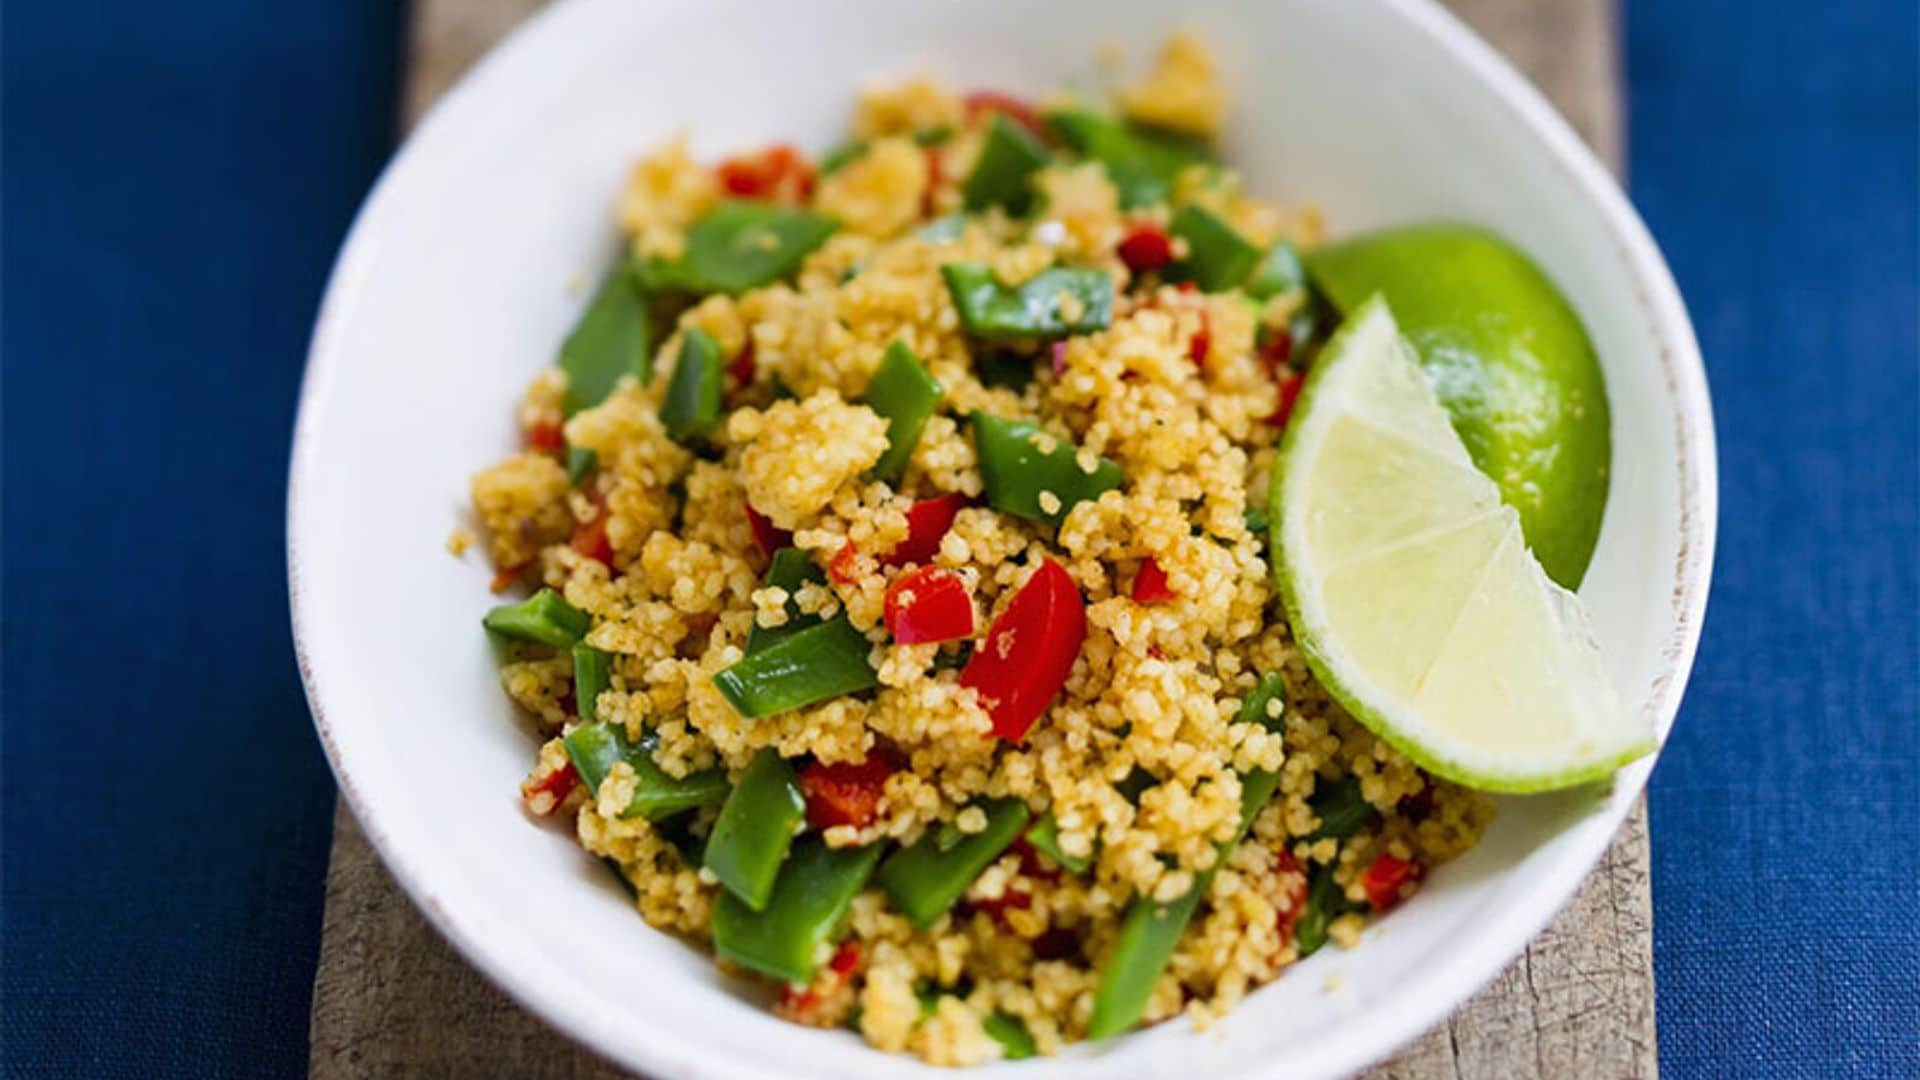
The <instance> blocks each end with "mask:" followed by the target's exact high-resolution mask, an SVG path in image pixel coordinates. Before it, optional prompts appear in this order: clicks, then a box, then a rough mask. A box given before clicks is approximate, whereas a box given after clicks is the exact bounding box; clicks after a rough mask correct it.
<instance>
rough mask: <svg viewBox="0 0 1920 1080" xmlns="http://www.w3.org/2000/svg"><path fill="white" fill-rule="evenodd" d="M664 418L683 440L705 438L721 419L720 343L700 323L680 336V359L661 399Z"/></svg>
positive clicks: (675, 438)
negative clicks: (699, 325) (664, 395)
mask: <svg viewBox="0 0 1920 1080" xmlns="http://www.w3.org/2000/svg"><path fill="white" fill-rule="evenodd" d="M660 422H661V423H662V424H665V425H666V428H667V434H668V435H669V436H671V437H672V438H673V441H675V442H679V443H686V442H692V441H693V440H695V439H701V438H705V437H706V435H707V433H708V432H710V431H712V430H713V428H714V425H716V424H718V423H719V422H720V345H719V343H718V342H716V341H714V340H713V335H711V334H709V333H707V332H706V331H705V330H702V329H700V328H699V327H697V326H689V327H687V330H686V333H684V334H682V335H681V337H680V362H679V363H677V364H675V365H674V366H673V378H672V380H671V381H669V382H668V383H667V393H666V397H665V398H663V399H662V400H661V402H660Z"/></svg>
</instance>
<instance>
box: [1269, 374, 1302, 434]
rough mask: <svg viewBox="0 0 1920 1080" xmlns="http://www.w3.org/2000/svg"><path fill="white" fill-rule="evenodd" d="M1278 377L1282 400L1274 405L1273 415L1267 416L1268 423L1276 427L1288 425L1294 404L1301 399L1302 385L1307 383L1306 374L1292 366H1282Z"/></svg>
mask: <svg viewBox="0 0 1920 1080" xmlns="http://www.w3.org/2000/svg"><path fill="white" fill-rule="evenodd" d="M1278 378H1279V380H1280V400H1279V403H1278V404H1276V405H1275V406H1274V409H1273V415H1272V416H1269V417H1267V423H1269V424H1272V425H1273V426H1274V427H1286V426H1287V420H1288V418H1289V417H1291V416H1292V415H1293V407H1294V405H1295V404H1297V403H1298V402H1299V400H1300V387H1301V386H1303V385H1305V383H1306V381H1307V380H1306V376H1304V375H1301V374H1300V373H1299V372H1297V371H1295V370H1293V369H1292V368H1281V369H1280V374H1279V376H1278Z"/></svg>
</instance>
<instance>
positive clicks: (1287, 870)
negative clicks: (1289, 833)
mask: <svg viewBox="0 0 1920 1080" xmlns="http://www.w3.org/2000/svg"><path fill="white" fill-rule="evenodd" d="M1278 854H1279V857H1278V859H1277V860H1276V863H1277V865H1276V866H1275V872H1276V873H1278V874H1279V875H1281V876H1282V877H1284V878H1286V879H1287V891H1286V895H1285V896H1283V897H1282V900H1283V901H1284V902H1285V904H1286V906H1285V907H1283V908H1281V909H1280V916H1279V918H1278V919H1277V920H1276V923H1275V925H1276V927H1277V929H1279V931H1280V944H1281V945H1285V944H1286V943H1287V942H1289V941H1292V940H1293V927H1294V924H1295V923H1297V922H1299V921H1300V914H1301V912H1303V911H1305V910H1306V909H1307V875H1306V872H1305V871H1303V870H1301V869H1300V861H1299V860H1298V859H1295V858H1294V857H1293V852H1291V851H1288V850H1287V849H1286V848H1281V849H1280V851H1279V853H1278Z"/></svg>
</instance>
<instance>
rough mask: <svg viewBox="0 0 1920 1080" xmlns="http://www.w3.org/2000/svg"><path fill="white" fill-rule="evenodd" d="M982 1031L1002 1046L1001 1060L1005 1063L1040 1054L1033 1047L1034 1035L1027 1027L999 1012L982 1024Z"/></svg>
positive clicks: (1037, 1049)
mask: <svg viewBox="0 0 1920 1080" xmlns="http://www.w3.org/2000/svg"><path fill="white" fill-rule="evenodd" d="M980 1028H981V1030H983V1031H985V1032H986V1033H987V1036H988V1037H989V1038H991V1039H992V1040H993V1041H994V1042H997V1043H999V1044H1000V1058H1001V1060H1003V1061H1019V1060H1021V1059H1023V1058H1030V1057H1032V1056H1034V1055H1035V1054H1037V1053H1039V1052H1040V1050H1039V1048H1038V1047H1036V1046H1034V1045H1033V1035H1032V1034H1030V1033H1029V1032H1028V1031H1027V1025H1025V1024H1023V1023H1021V1022H1020V1021H1018V1020H1016V1019H1014V1018H1013V1017H1011V1016H1008V1015H1007V1014H1006V1013H1003V1012H997V1013H994V1014H993V1015H991V1016H989V1017H987V1018H986V1019H985V1020H982V1021H981V1022H980Z"/></svg>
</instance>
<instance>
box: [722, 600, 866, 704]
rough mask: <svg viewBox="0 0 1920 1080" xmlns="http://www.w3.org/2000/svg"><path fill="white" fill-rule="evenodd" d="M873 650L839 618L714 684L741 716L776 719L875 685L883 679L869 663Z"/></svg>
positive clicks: (800, 633) (739, 665) (725, 672)
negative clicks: (778, 715) (787, 712)
mask: <svg viewBox="0 0 1920 1080" xmlns="http://www.w3.org/2000/svg"><path fill="white" fill-rule="evenodd" d="M871 648H872V646H871V645H869V643H868V642H867V639H866V636H865V635H864V634H862V633H860V631H858V630H855V629H854V628H853V624H852V623H851V622H849V621H847V617H846V616H845V615H841V616H839V617H838V618H835V619H831V620H829V621H827V622H823V623H821V624H820V625H818V626H809V627H807V628H806V629H804V630H796V631H794V632H793V633H792V634H789V635H788V636H786V637H785V638H782V639H781V640H779V641H776V642H774V643H773V644H771V645H768V646H767V647H765V648H763V649H761V650H760V651H759V652H757V653H753V654H751V655H749V656H746V657H743V658H741V659H740V660H738V661H736V662H735V663H734V665H733V666H732V667H728V668H722V669H721V670H719V671H716V672H714V675H713V685H714V687H715V688H716V689H718V690H719V691H720V695H721V696H722V697H724V698H726V699H727V703H728V704H729V705H732V706H733V709H734V711H735V712H737V713H739V714H740V715H741V716H744V717H747V718H749V719H751V718H754V717H759V716H772V715H774V714H775V713H783V712H786V711H787V710H789V709H798V708H800V707H801V706H804V705H811V704H813V703H814V702H816V701H825V700H826V699H827V698H830V697H839V696H840V695H841V694H851V693H854V692H855V691H858V690H865V689H868V688H869V687H872V686H874V685H876V684H877V683H878V682H879V681H880V680H879V677H878V676H877V675H875V674H874V672H873V666H872V665H871V664H868V663H867V653H868V651H869V650H870V649H871Z"/></svg>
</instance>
